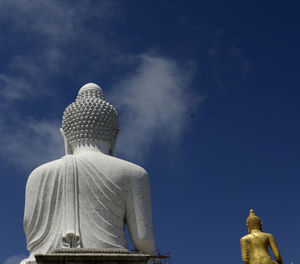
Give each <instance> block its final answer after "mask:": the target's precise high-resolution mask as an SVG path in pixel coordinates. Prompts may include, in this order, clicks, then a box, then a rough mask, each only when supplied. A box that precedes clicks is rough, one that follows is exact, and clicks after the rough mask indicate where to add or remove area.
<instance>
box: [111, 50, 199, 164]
mask: <svg viewBox="0 0 300 264" xmlns="http://www.w3.org/2000/svg"><path fill="white" fill-rule="evenodd" d="M137 59H138V60H139V65H138V67H137V69H136V71H135V72H133V73H132V74H131V75H129V76H127V77H126V78H125V79H124V80H122V81H121V82H120V83H118V84H116V87H115V89H114V90H113V92H112V93H111V94H110V95H109V97H110V98H111V100H112V102H113V103H114V104H115V105H116V106H117V107H118V109H119V112H120V115H121V116H120V119H121V133H120V138H119V143H118V148H117V150H118V151H119V152H121V153H122V154H125V155H126V157H128V158H135V159H138V158H142V157H143V155H147V153H148V151H149V150H150V148H151V144H153V143H154V142H156V143H157V142H159V143H170V142H174V140H177V139H178V138H179V137H180V136H181V134H182V133H183V131H184V129H185V128H186V120H187V119H188V118H189V114H190V111H192V109H193V108H194V107H195V104H196V103H197V102H199V99H200V98H196V97H193V96H192V94H191V91H190V89H189V84H190V81H191V79H192V76H193V69H191V68H182V67H180V66H179V64H178V63H176V62H175V61H174V60H171V59H167V58H164V57H160V56H153V55H146V54H145V55H142V56H139V57H137Z"/></svg>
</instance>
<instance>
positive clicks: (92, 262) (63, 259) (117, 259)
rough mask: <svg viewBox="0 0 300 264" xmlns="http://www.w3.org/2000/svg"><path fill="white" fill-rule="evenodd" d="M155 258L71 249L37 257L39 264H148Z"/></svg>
mask: <svg viewBox="0 0 300 264" xmlns="http://www.w3.org/2000/svg"><path fill="white" fill-rule="evenodd" d="M151 258H153V256H151V255H148V254H133V253H130V252H129V251H127V250H126V249H124V250H89V249H78V250H76V249H69V250H54V251H53V253H50V254H37V255H35V259H36V263H37V264H98V263H102V264H118V263H120V264H132V263H134V264H147V262H148V260H149V259H151Z"/></svg>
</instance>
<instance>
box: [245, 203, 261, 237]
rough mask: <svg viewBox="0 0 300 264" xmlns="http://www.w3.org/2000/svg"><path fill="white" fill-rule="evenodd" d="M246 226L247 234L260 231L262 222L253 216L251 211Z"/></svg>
mask: <svg viewBox="0 0 300 264" xmlns="http://www.w3.org/2000/svg"><path fill="white" fill-rule="evenodd" d="M246 225H247V227H248V231H249V233H250V232H251V230H253V229H258V230H260V231H262V222H261V220H260V218H259V217H258V216H256V215H255V213H254V211H253V209H251V210H250V214H249V216H248V218H247V221H246Z"/></svg>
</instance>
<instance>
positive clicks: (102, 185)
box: [21, 83, 155, 264]
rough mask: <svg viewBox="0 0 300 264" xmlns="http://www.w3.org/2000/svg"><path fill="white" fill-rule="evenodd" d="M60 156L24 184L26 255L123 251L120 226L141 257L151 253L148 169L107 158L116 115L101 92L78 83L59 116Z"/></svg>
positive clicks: (115, 132) (110, 154)
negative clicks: (64, 250) (82, 250)
mask: <svg viewBox="0 0 300 264" xmlns="http://www.w3.org/2000/svg"><path fill="white" fill-rule="evenodd" d="M61 133H62V135H63V137H64V141H65V149H66V155H65V156H64V157H62V158H61V159H58V160H54V161H52V162H49V163H46V164H43V165H41V166H39V167H38V168H36V169H35V170H34V171H33V172H32V173H31V174H30V176H29V178H28V181H27V185H26V200H25V213H24V231H25V234H26V239H27V249H28V250H29V251H30V256H29V258H27V259H24V260H23V261H22V262H21V263H22V264H27V263H35V258H34V255H35V254H46V253H51V252H52V251H53V250H55V249H58V248H97V249H99V248H126V239H125V232H124V227H125V225H127V226H128V230H129V235H130V238H131V241H132V244H133V246H134V247H135V248H136V249H137V250H138V251H140V252H144V253H149V254H153V253H154V251H155V246H154V239H153V232H152V216H151V201H150V184H149V179H148V175H147V172H146V171H145V170H144V169H143V168H141V167H139V166H137V165H135V164H133V163H130V162H127V161H124V160H121V159H118V158H115V157H113V155H114V151H115V145H116V141H117V137H118V133H119V122H118V113H117V111H116V109H115V108H114V107H113V106H112V105H111V104H110V103H108V102H107V101H106V100H105V98H104V95H103V92H102V89H101V88H100V87H99V86H98V85H96V84H94V83H88V84H86V85H84V86H83V87H82V88H81V89H80V90H79V93H78V96H77V99H76V101H75V102H73V103H72V104H70V105H69V106H68V107H67V108H66V110H65V112H64V115H63V121H62V128H61Z"/></svg>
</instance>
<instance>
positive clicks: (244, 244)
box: [241, 238, 250, 263]
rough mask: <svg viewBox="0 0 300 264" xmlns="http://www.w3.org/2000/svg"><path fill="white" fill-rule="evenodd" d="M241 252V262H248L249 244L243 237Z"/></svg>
mask: <svg viewBox="0 0 300 264" xmlns="http://www.w3.org/2000/svg"><path fill="white" fill-rule="evenodd" d="M241 253H242V260H243V262H244V263H249V259H250V256H249V255H250V245H249V241H248V240H247V239H245V238H241Z"/></svg>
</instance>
